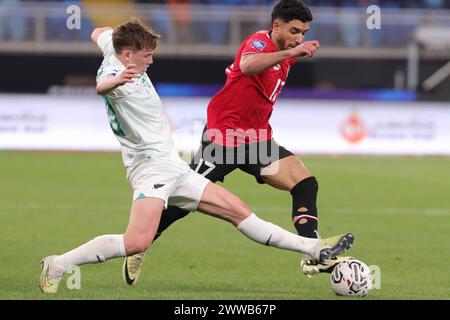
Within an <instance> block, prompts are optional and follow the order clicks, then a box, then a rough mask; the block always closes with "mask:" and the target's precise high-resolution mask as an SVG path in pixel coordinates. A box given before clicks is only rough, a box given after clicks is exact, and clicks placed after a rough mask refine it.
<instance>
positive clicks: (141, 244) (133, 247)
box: [124, 234, 153, 256]
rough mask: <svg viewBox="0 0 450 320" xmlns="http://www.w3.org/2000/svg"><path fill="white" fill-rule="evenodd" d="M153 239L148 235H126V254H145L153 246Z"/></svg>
mask: <svg viewBox="0 0 450 320" xmlns="http://www.w3.org/2000/svg"><path fill="white" fill-rule="evenodd" d="M152 240H153V237H149V236H148V235H127V234H125V235H124V242H125V251H126V254H127V255H128V256H129V255H133V254H136V253H142V252H145V251H146V250H147V249H148V248H149V247H150V245H151V244H152Z"/></svg>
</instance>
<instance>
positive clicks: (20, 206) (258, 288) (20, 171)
mask: <svg viewBox="0 0 450 320" xmlns="http://www.w3.org/2000/svg"><path fill="white" fill-rule="evenodd" d="M303 160H304V162H305V164H306V165H307V167H308V168H309V169H310V170H312V172H313V173H314V174H315V175H316V176H317V178H318V180H319V185H320V187H319V190H320V191H319V198H318V205H319V217H320V233H321V235H322V236H323V237H326V236H330V235H334V234H337V233H342V232H347V231H352V232H353V233H354V234H355V236H356V241H355V244H354V247H353V248H352V249H351V250H350V252H349V253H350V254H351V255H353V256H355V257H357V258H358V259H360V260H362V261H364V262H366V263H367V264H368V265H377V266H379V267H380V270H381V289H379V290H373V291H372V292H371V293H370V295H369V296H367V297H366V298H364V299H450V267H449V265H450V159H448V158H369V157H340V158H332V157H305V158H304V159H303ZM0 168H1V169H0V170H1V175H0V176H1V183H0V235H1V245H2V246H1V250H0V257H1V268H0V299H343V298H339V297H336V296H335V295H334V294H333V293H332V291H331V289H330V285H329V278H328V275H320V276H318V277H315V278H313V279H309V278H306V277H305V276H303V274H302V273H301V271H300V268H299V260H300V256H299V255H298V254H296V253H294V252H290V251H283V250H278V249H275V248H269V247H265V246H261V245H258V244H256V243H254V242H251V241H249V240H248V239H247V238H246V237H245V236H243V235H242V234H240V233H239V232H238V231H236V230H235V229H234V228H233V226H232V225H230V224H228V223H226V222H223V221H221V220H217V219H214V218H211V217H208V216H205V215H202V214H200V213H193V214H190V215H189V216H188V217H186V218H185V219H183V220H181V221H179V222H177V223H176V224H174V225H173V226H172V227H171V228H170V229H169V230H168V231H167V232H166V233H165V234H164V235H163V236H162V237H161V238H160V239H159V240H158V241H156V242H155V244H154V245H153V246H152V247H151V249H150V251H149V252H148V253H147V256H146V262H145V265H144V270H143V274H142V278H141V279H140V282H139V283H138V285H137V286H135V287H128V286H127V285H126V284H125V283H124V282H123V280H122V278H121V267H122V261H123V259H115V260H111V261H108V262H106V263H103V264H96V265H84V266H82V267H81V289H80V290H76V289H73V290H70V289H68V288H67V286H66V279H65V280H63V282H62V283H61V285H60V290H59V292H58V293H57V294H56V295H53V296H45V295H43V294H42V293H40V291H39V289H38V281H39V275H40V265H39V261H40V259H41V258H42V257H44V256H46V255H50V254H59V253H62V252H64V251H67V250H69V249H72V248H75V247H77V246H79V245H80V244H82V243H84V242H86V241H87V240H89V239H91V238H93V237H95V236H98V235H102V234H111V233H122V232H123V231H124V230H125V227H126V224H127V222H128V216H129V209H130V204H131V190H130V187H129V186H128V182H127V181H126V178H125V170H124V168H123V166H122V163H121V157H120V155H119V154H116V153H112V154H107V153H105V154H102V153H99V154H97V153H45V152H0ZM225 186H226V187H227V188H228V189H229V190H231V191H233V192H234V193H236V194H238V195H239V196H240V197H241V198H242V199H243V200H244V201H246V202H247V203H249V204H250V205H251V206H252V208H253V210H254V211H255V212H256V213H257V214H258V215H259V216H260V217H262V218H264V219H267V220H269V221H272V222H274V223H277V224H279V225H280V226H283V227H285V228H287V229H288V230H291V231H294V228H293V226H292V225H291V222H290V220H291V218H290V217H291V200H290V196H289V194H288V193H287V192H283V191H279V190H275V189H273V188H271V187H269V186H267V185H258V184H256V183H255V181H254V178H253V177H250V176H248V175H245V174H244V173H241V172H235V173H233V174H232V175H230V176H229V177H227V179H226V180H225Z"/></svg>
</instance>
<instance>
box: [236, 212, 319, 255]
mask: <svg viewBox="0 0 450 320" xmlns="http://www.w3.org/2000/svg"><path fill="white" fill-rule="evenodd" d="M237 228H238V229H239V230H240V231H241V232H242V233H243V234H245V235H246V236H247V237H248V238H250V239H252V240H254V241H256V242H259V243H261V244H265V245H268V246H272V247H277V248H280V249H286V250H291V251H297V252H301V253H307V254H312V250H313V248H314V246H315V245H316V244H317V242H318V239H314V238H305V237H301V236H298V235H296V234H293V233H291V232H289V231H287V230H284V229H283V228H281V227H279V226H277V225H274V224H273V223H270V222H267V221H264V220H262V219H260V218H258V217H257V216H256V215H255V214H254V213H252V214H250V216H248V217H247V218H246V219H244V220H243V221H242V222H241V223H240V224H239V225H238V226H237Z"/></svg>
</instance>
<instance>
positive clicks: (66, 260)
mask: <svg viewBox="0 0 450 320" xmlns="http://www.w3.org/2000/svg"><path fill="white" fill-rule="evenodd" d="M125 256H126V254H125V244H124V241H123V235H122V234H109V235H104V236H100V237H96V238H94V239H92V240H91V241H88V242H86V243H85V244H83V245H81V246H79V247H78V248H75V249H73V250H71V251H69V252H66V253H64V254H62V255H59V256H57V257H56V258H55V259H54V260H53V261H54V262H55V263H56V264H57V265H59V266H61V267H62V268H63V269H64V272H66V271H68V270H69V269H70V268H72V267H74V266H79V265H81V264H85V263H98V262H104V261H106V260H108V259H111V258H115V257H125Z"/></svg>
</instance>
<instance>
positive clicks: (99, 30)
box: [91, 27, 112, 44]
mask: <svg viewBox="0 0 450 320" xmlns="http://www.w3.org/2000/svg"><path fill="white" fill-rule="evenodd" d="M108 30H112V28H111V27H104V28H95V29H94V31H92V33H91V40H92V41H93V42H94V43H95V44H97V40H98V37H100V35H101V34H102V33H103V32H105V31H108Z"/></svg>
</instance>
